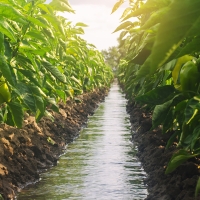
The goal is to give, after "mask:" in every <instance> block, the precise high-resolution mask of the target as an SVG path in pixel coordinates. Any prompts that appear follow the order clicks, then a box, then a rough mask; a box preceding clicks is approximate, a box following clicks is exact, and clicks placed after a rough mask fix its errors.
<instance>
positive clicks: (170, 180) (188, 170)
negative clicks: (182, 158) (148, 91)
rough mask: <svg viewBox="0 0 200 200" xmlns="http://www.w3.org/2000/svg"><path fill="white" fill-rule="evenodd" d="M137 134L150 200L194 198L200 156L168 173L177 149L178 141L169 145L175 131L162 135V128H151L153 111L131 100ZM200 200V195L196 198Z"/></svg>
mask: <svg viewBox="0 0 200 200" xmlns="http://www.w3.org/2000/svg"><path fill="white" fill-rule="evenodd" d="M127 112H128V113H129V114H130V121H131V124H132V130H133V136H132V141H133V142H134V143H136V144H137V146H138V157H139V160H140V161H141V163H142V165H143V168H144V170H145V171H146V172H147V174H148V175H147V178H146V180H145V184H147V185H148V192H149V195H148V197H147V198H146V200H194V199H195V197H194V193H195V187H196V183H197V180H198V178H199V176H200V169H199V167H198V166H200V159H197V158H194V159H190V160H189V161H188V162H186V163H184V164H182V165H181V166H179V167H178V168H177V169H176V170H175V171H174V172H173V173H171V174H168V175H165V168H166V165H167V163H168V162H169V160H170V158H171V156H172V154H173V153H174V152H175V151H177V148H176V143H174V144H173V145H172V146H171V147H170V148H168V149H166V148H165V146H166V144H167V141H168V139H169V137H170V136H171V134H172V133H171V134H170V133H169V134H162V131H161V128H158V129H155V130H150V129H151V126H152V123H151V116H152V115H151V113H148V112H144V111H143V110H142V109H141V108H140V107H139V106H138V105H136V104H135V103H134V102H132V103H131V102H129V103H128V105H127ZM196 200H200V195H199V196H198V197H197V198H196Z"/></svg>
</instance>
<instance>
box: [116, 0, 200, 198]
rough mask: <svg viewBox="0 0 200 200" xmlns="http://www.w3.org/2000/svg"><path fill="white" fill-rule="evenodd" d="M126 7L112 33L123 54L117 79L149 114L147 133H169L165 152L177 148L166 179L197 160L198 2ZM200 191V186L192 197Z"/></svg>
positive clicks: (154, 0) (152, 1)
mask: <svg viewBox="0 0 200 200" xmlns="http://www.w3.org/2000/svg"><path fill="white" fill-rule="evenodd" d="M123 2H124V1H121V0H119V1H118V2H117V3H116V4H115V5H114V7H113V12H114V11H116V10H117V9H118V7H119V6H120V5H121V4H123ZM129 2H130V4H129V7H128V8H127V9H126V10H125V11H124V13H123V14H122V18H121V19H122V23H121V24H120V25H119V26H118V27H117V28H116V30H115V31H121V34H120V38H121V41H120V46H121V45H123V46H124V47H126V48H127V49H128V53H127V55H126V56H125V57H124V58H123V60H121V64H120V66H119V70H118V79H119V81H120V82H121V83H122V84H123V85H124V88H125V92H126V93H127V95H128V97H129V98H130V99H132V98H134V99H135V101H137V102H138V103H140V104H143V105H146V106H148V108H150V109H151V110H152V112H153V115H152V124H153V127H152V128H156V127H158V126H162V130H163V134H168V133H171V132H173V133H174V134H173V135H172V136H171V138H170V139H169V141H168V143H167V147H169V146H170V145H171V144H172V143H173V144H177V147H178V148H177V149H178V150H177V152H176V153H175V154H174V155H173V156H172V158H171V160H170V162H169V163H168V166H167V168H166V174H167V173H170V172H172V171H174V170H175V169H176V168H177V167H178V166H179V165H180V164H182V163H183V162H185V161H186V160H188V159H190V158H192V157H195V156H199V155H200V125H199V122H200V59H199V55H200V46H199V45H198V44H199V41H200V32H199V26H200V1H199V0H193V1H188V0H183V1H178V0H173V1H172V0H162V1H161V0H147V1H142V0H136V1H129ZM199 188H200V181H198V184H197V190H196V194H197V192H198V190H199Z"/></svg>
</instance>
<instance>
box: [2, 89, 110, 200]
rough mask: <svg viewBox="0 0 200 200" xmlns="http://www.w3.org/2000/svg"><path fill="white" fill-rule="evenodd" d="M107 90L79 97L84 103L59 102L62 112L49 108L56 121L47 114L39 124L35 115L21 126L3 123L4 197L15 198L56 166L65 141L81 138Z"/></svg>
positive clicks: (7, 198)
mask: <svg viewBox="0 0 200 200" xmlns="http://www.w3.org/2000/svg"><path fill="white" fill-rule="evenodd" d="M107 92H108V91H107V89H101V90H96V91H95V92H90V93H87V94H83V95H81V96H78V99H79V100H81V102H79V101H75V100H68V101H67V102H66V104H60V113H55V112H53V111H52V110H48V111H49V112H51V113H52V115H53V116H54V121H52V120H51V119H49V118H47V117H44V118H42V119H41V120H40V122H39V123H37V124H36V122H35V119H34V117H32V116H28V115H26V117H25V120H24V126H23V128H22V129H17V128H14V127H10V126H8V125H6V124H0V194H2V196H3V198H4V199H5V200H9V199H10V200H11V199H14V197H15V194H16V192H17V191H18V190H19V189H20V188H23V187H25V186H26V185H28V184H30V183H33V182H35V181H37V180H38V179H39V174H40V173H41V172H42V171H44V170H45V169H47V168H50V167H52V166H53V165H56V163H57V160H58V158H59V156H60V155H61V154H62V153H63V152H64V151H65V148H66V144H67V143H70V142H72V141H73V140H74V138H76V137H78V135H79V131H80V130H81V128H82V127H83V126H84V125H85V124H86V122H87V119H88V116H89V115H92V114H93V112H94V110H95V109H96V108H97V107H98V103H100V102H101V101H103V100H104V97H105V96H106V94H107ZM76 102H77V103H76ZM78 102H79V103H78Z"/></svg>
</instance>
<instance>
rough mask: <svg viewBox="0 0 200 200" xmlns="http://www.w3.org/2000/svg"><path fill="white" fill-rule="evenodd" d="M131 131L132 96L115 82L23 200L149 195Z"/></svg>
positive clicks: (114, 199) (130, 199)
mask: <svg viewBox="0 0 200 200" xmlns="http://www.w3.org/2000/svg"><path fill="white" fill-rule="evenodd" d="M130 136H131V130H130V122H129V116H128V115H127V113H126V99H125V97H124V95H123V94H122V93H121V91H120V89H119V86H118V85H117V84H116V83H114V84H113V85H112V87H111V90H110V92H109V94H108V96H107V97H106V99H105V102H103V103H102V104H101V105H100V106H99V108H98V109H97V110H96V112H95V114H94V115H93V116H91V117H90V118H89V121H88V124H87V127H86V128H84V129H83V130H82V131H81V133H80V137H79V138H78V139H77V140H75V141H74V142H73V143H71V144H69V145H68V147H67V151H66V153H65V154H64V155H63V156H61V158H60V160H59V163H58V165H57V166H55V167H53V168H52V169H50V170H49V171H47V172H45V173H43V174H42V175H41V181H39V182H38V183H36V184H35V185H31V186H30V187H29V186H28V187H27V188H25V189H24V190H22V191H21V192H20V193H19V195H18V197H17V199H18V200H25V199H26V200H27V199H31V200H33V199H35V200H55V199H56V200H64V199H73V200H94V199H98V200H143V199H145V198H146V196H147V189H146V186H145V185H144V183H143V179H144V178H145V176H146V174H145V172H144V171H143V168H142V166H141V163H140V162H139V161H138V159H137V157H136V153H137V149H136V147H135V146H134V145H132V143H131V142H130V140H129V138H130Z"/></svg>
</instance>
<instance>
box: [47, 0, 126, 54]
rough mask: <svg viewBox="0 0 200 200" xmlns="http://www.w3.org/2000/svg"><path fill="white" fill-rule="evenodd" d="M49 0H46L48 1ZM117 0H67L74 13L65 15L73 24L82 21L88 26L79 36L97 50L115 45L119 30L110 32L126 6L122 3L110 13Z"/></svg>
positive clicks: (117, 22) (118, 23) (116, 24)
mask: <svg viewBox="0 0 200 200" xmlns="http://www.w3.org/2000/svg"><path fill="white" fill-rule="evenodd" d="M50 1H51V0H47V2H50ZM117 1H118V0H69V3H70V5H71V6H72V8H73V9H74V10H75V11H76V14H73V13H66V14H65V16H66V18H67V19H68V20H70V21H72V22H73V23H74V24H75V23H77V22H83V23H85V24H87V25H88V26H89V27H86V28H84V30H85V34H84V35H82V36H81V37H82V38H83V39H85V40H87V41H88V42H89V43H92V44H94V45H95V46H96V47H97V49H98V50H102V49H108V48H109V47H111V46H116V45H117V44H118V43H117V38H118V37H119V34H120V32H117V33H113V34H112V32H113V31H114V30H115V29H116V28H117V26H119V25H120V17H121V15H122V14H123V11H124V10H125V8H126V7H127V6H128V3H127V2H126V3H124V4H123V5H122V6H121V7H120V8H119V9H118V10H117V11H116V12H115V13H113V14H112V15H111V11H112V8H113V6H114V5H115V3H116V2H117Z"/></svg>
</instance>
